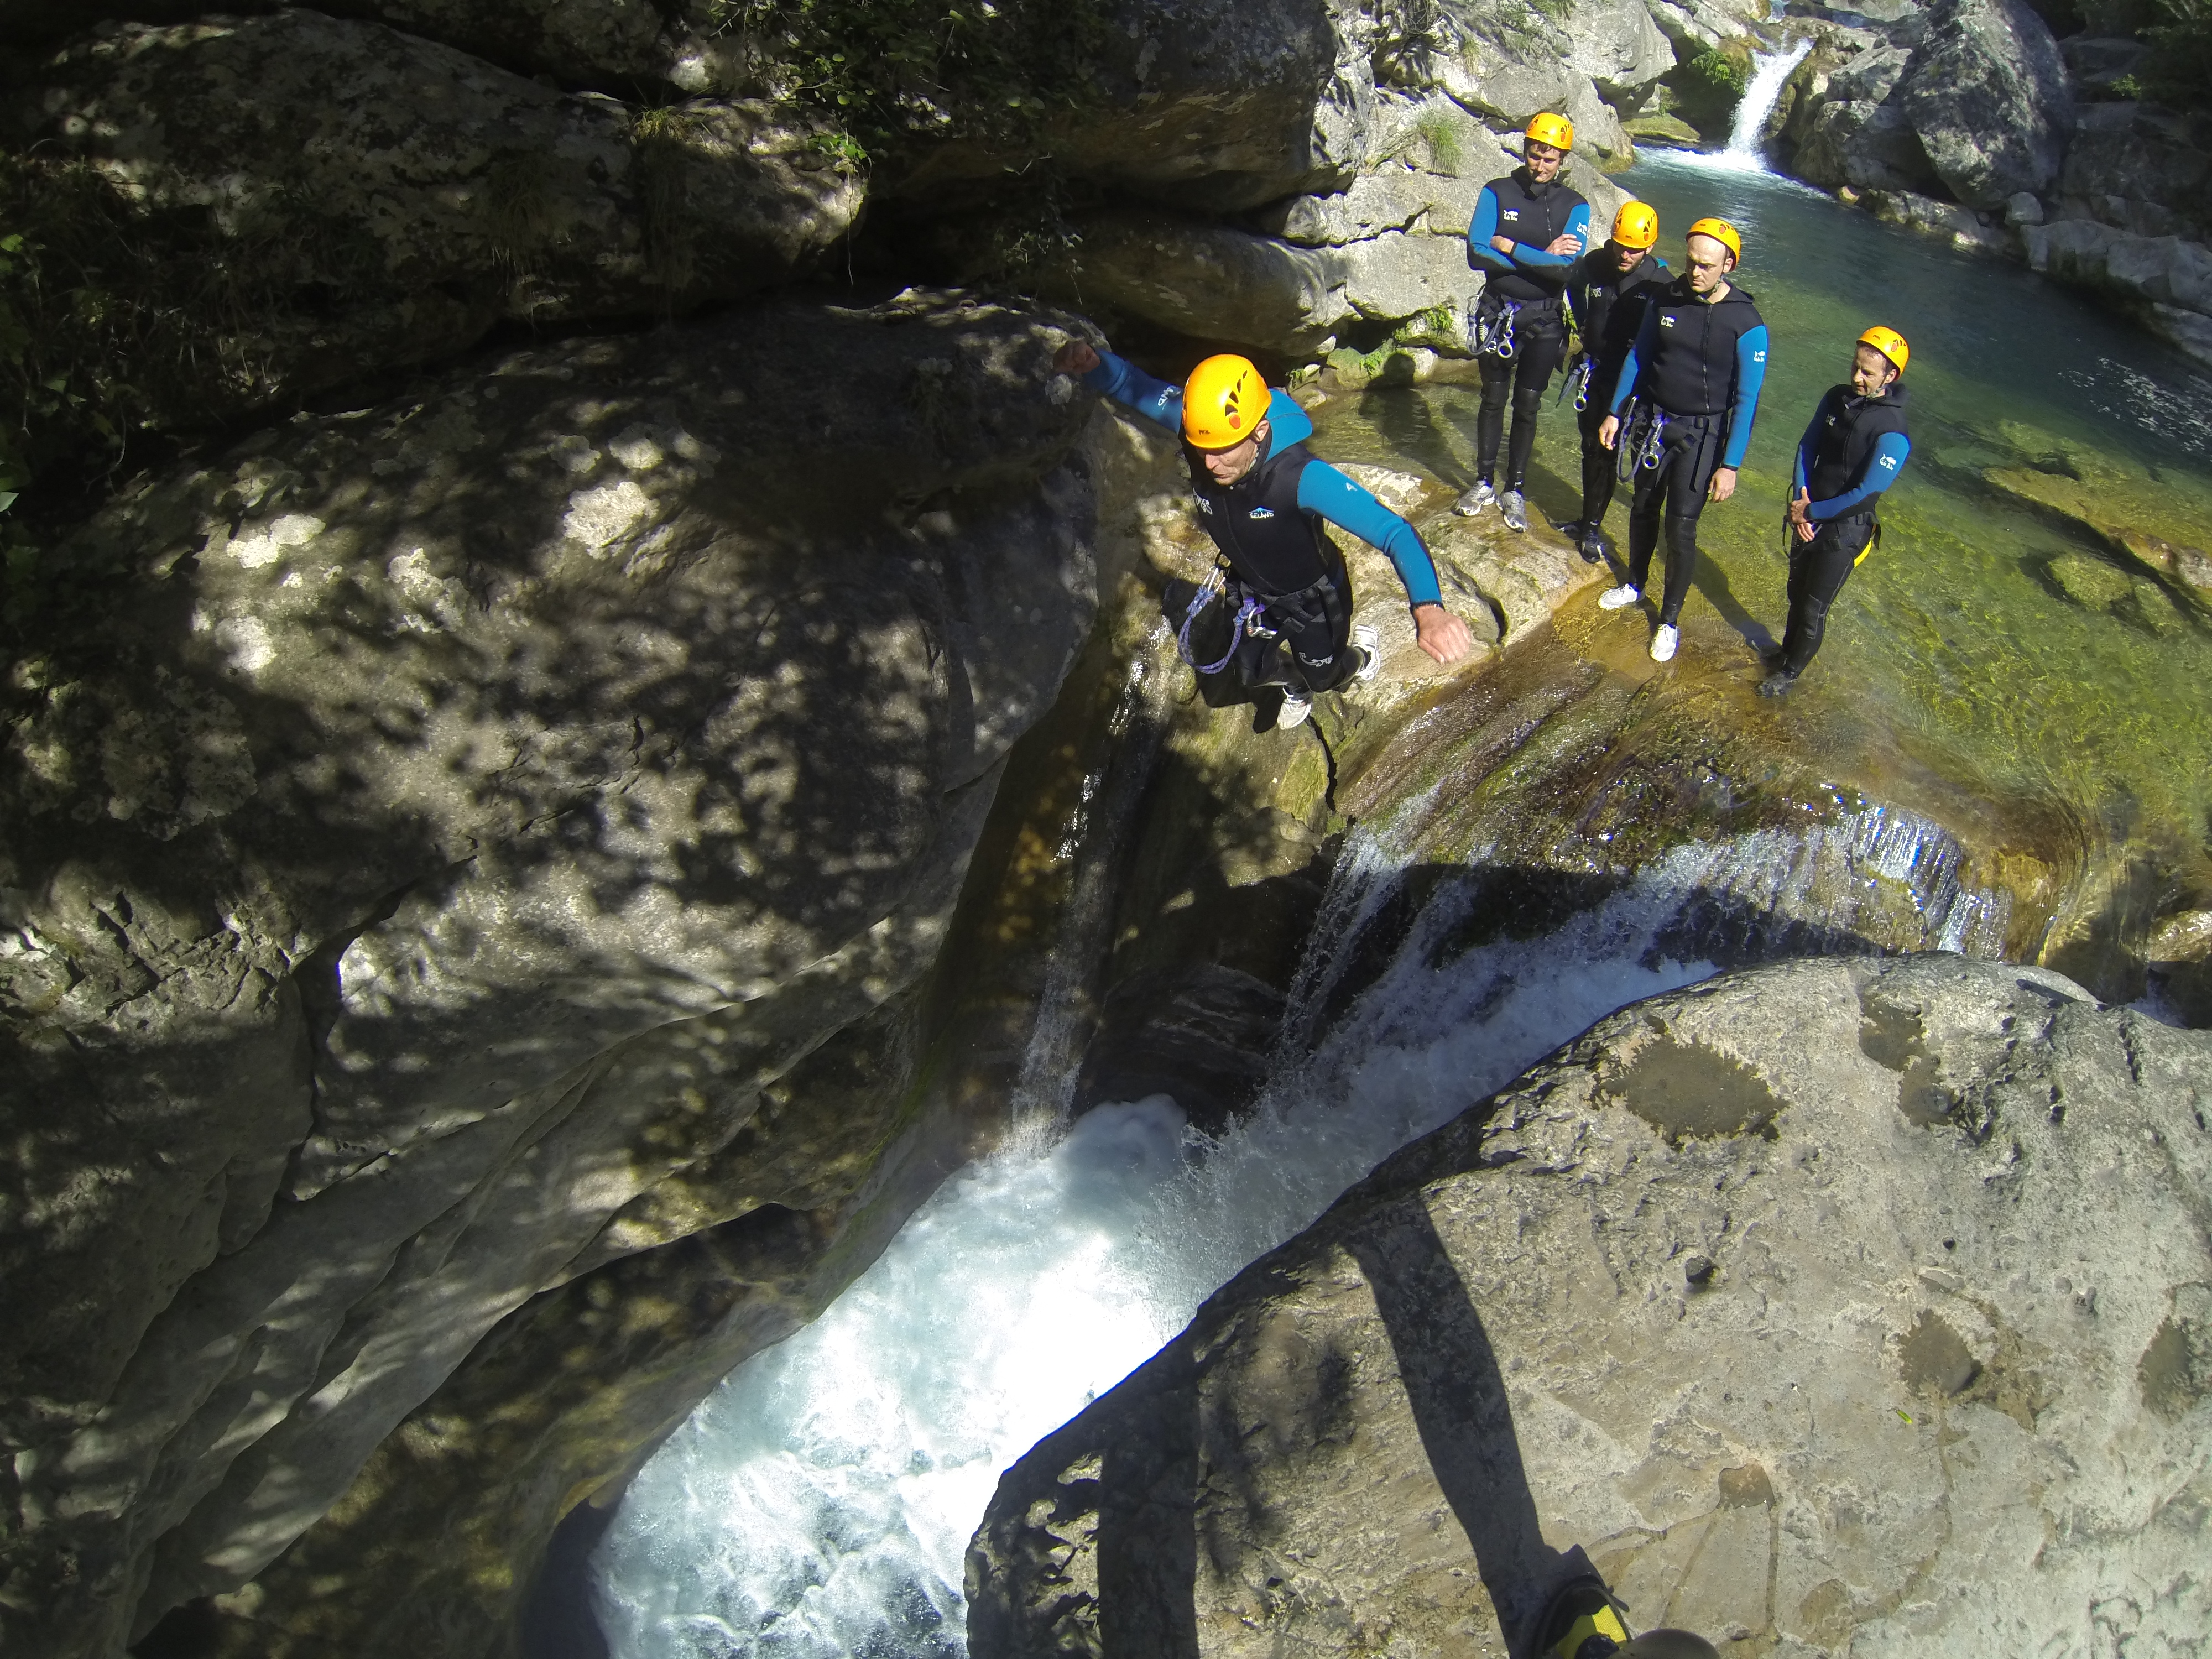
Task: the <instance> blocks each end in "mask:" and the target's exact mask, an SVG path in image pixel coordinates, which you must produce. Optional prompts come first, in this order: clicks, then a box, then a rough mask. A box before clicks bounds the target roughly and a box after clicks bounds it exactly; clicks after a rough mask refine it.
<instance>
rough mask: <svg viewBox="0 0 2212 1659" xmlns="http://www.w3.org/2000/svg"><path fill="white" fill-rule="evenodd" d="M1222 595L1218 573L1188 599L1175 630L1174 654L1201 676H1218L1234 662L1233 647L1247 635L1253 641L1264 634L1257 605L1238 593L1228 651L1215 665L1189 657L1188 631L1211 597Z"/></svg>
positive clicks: (1258, 602) (1245, 595)
mask: <svg viewBox="0 0 2212 1659" xmlns="http://www.w3.org/2000/svg"><path fill="white" fill-rule="evenodd" d="M1223 592H1225V588H1224V587H1223V586H1222V585H1221V583H1220V573H1219V572H1218V571H1217V572H1216V573H1215V574H1214V577H1213V579H1212V580H1209V581H1207V582H1206V584H1205V585H1204V586H1201V587H1200V589H1199V590H1198V592H1195V593H1194V594H1192V595H1191V600H1190V605H1189V606H1188V608H1187V609H1186V610H1185V611H1183V613H1182V627H1181V628H1178V629H1176V654H1177V655H1179V656H1180V657H1182V659H1183V660H1184V661H1185V662H1187V663H1188V664H1189V665H1191V667H1192V668H1194V669H1195V670H1196V671H1198V672H1199V673H1201V674H1218V673H1219V672H1221V671H1222V670H1223V669H1225V668H1226V667H1228V666H1229V665H1230V663H1231V661H1232V660H1233V659H1235V657H1236V655H1237V646H1238V644H1239V643H1240V642H1241V641H1243V637H1244V635H1245V634H1246V633H1247V632H1249V633H1250V634H1252V635H1254V636H1255V637H1257V636H1259V635H1263V634H1265V633H1266V632H1267V629H1265V628H1263V627H1261V625H1260V623H1259V617H1260V613H1261V605H1260V601H1259V600H1257V599H1254V598H1253V597H1252V596H1251V595H1250V594H1249V593H1244V592H1241V591H1240V592H1239V593H1238V595H1237V597H1238V599H1240V600H1241V603H1240V604H1239V605H1237V614H1236V615H1235V616H1233V617H1231V618H1230V619H1229V649H1228V650H1227V651H1226V652H1225V653H1223V654H1222V658H1221V660H1220V661H1219V662H1216V663H1201V662H1200V661H1199V660H1198V659H1197V658H1196V657H1194V656H1193V655H1192V654H1191V649H1190V627H1191V624H1192V623H1194V622H1196V621H1197V620H1198V618H1199V616H1200V613H1201V612H1203V611H1205V609H1206V606H1207V605H1211V604H1212V603H1213V596H1214V595H1215V594H1217V593H1223Z"/></svg>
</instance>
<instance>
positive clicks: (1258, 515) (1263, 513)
mask: <svg viewBox="0 0 2212 1659" xmlns="http://www.w3.org/2000/svg"><path fill="white" fill-rule="evenodd" d="M1252 516H1253V517H1254V518H1255V519H1272V518H1273V517H1274V516H1275V509H1274V508H1273V507H1254V508H1253V509H1252Z"/></svg>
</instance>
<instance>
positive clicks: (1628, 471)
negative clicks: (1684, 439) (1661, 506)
mask: <svg viewBox="0 0 2212 1659" xmlns="http://www.w3.org/2000/svg"><path fill="white" fill-rule="evenodd" d="M1673 418H1674V417H1673V416H1669V415H1668V413H1667V411H1666V410H1663V409H1660V408H1656V407H1655V406H1654V405H1652V404H1648V403H1646V402H1644V400H1643V399H1642V398H1638V399H1637V400H1636V401H1635V402H1634V403H1633V404H1631V405H1630V406H1629V410H1628V418H1627V419H1626V420H1625V421H1623V422H1621V423H1620V440H1619V442H1620V482H1621V483H1628V482H1629V481H1630V480H1631V479H1632V478H1634V477H1635V476H1636V475H1637V474H1638V472H1640V471H1657V470H1658V466H1659V463H1660V462H1661V461H1662V460H1664V459H1666V456H1667V428H1668V426H1669V425H1670V424H1671V423H1672V422H1673Z"/></svg>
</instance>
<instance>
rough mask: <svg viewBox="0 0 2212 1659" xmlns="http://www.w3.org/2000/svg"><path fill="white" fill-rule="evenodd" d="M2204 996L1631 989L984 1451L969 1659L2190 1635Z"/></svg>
mask: <svg viewBox="0 0 2212 1659" xmlns="http://www.w3.org/2000/svg"><path fill="white" fill-rule="evenodd" d="M2208 1099H2212V1040H2208V1039H2207V1038H2206V1037H2205V1036H2203V1035H2201V1034H2197V1033H2188V1032H2177V1031H2173V1030H2167V1029H2166V1028H2164V1027H2161V1026H2158V1025H2155V1024H2151V1023H2149V1022H2148V1021H2147V1020H2145V1019H2143V1018H2142V1017H2141V1016H2139V1015H2136V1014H2135V1013H2133V1012H2128V1011H2125V1010H2107V1009H2100V1008H2099V1007H2097V1006H2095V1005H2094V1004H2093V1003H2092V1002H2090V1001H2088V1000H2086V999H2084V998H2083V997H2082V996H2081V994H2080V993H2079V992H2078V991H2077V990H2076V989H2075V987H2073V986H2071V985H2070V984H2069V983H2068V982H2067V981H2064V980H2063V979H2060V978H2057V976H2055V975H2046V974H2040V973H2037V972H2034V971H2033V970H2023V969H2016V968H2004V967H1999V966H1996V965H1995V964H1982V963H1966V962H1961V961H1960V960H1957V959H1956V958H1919V959H1913V960H1907V961H1882V962H1876V961H1842V962H1818V963H1798V964H1793V965H1789V966H1783V967H1775V968H1769V969H1760V970H1759V971H1756V972H1753V973H1748V974H1744V975H1737V976H1735V977H1732V978H1728V979H1723V980H1720V981H1713V982H1711V983H1710V984H1708V985H1705V986H1703V987H1699V988H1697V989H1695V990H1692V991H1686V992H1682V993H1678V994H1672V995H1668V996H1664V997H1660V998H1655V999H1653V1000H1650V1001H1648V1002H1645V1003H1643V1004H1640V1005H1638V1006H1634V1007H1632V1008H1629V1009H1627V1010H1625V1011H1623V1012H1621V1013H1620V1014H1618V1015H1615V1016H1613V1017H1612V1018H1609V1019H1607V1020H1605V1021H1603V1022H1601V1024H1598V1025H1597V1026H1596V1027H1595V1028H1594V1029H1593V1030H1591V1031H1590V1032H1589V1034H1588V1035H1586V1036H1583V1038H1581V1039H1579V1040H1578V1041H1577V1042H1574V1043H1572V1044H1570V1045H1569V1046H1568V1047H1567V1048H1564V1049H1562V1050H1561V1051H1560V1052H1559V1054H1557V1055H1555V1056H1554V1057H1553V1059H1552V1060H1548V1061H1547V1062H1546V1063H1544V1064H1543V1065H1541V1066H1538V1067H1536V1068H1534V1070H1533V1071H1531V1072H1530V1073H1528V1074H1527V1075H1526V1076H1525V1077H1524V1078H1523V1079H1522V1080H1521V1081H1520V1082H1519V1083H1518V1084H1516V1085H1514V1086H1513V1087H1511V1088H1510V1089H1509V1090H1507V1091H1504V1093H1502V1094H1501V1095H1499V1096H1498V1097H1495V1098H1494V1099H1492V1100H1491V1101H1488V1102H1485V1103H1480V1104H1479V1105H1475V1106H1474V1107H1473V1108H1471V1109H1469V1110H1468V1112H1467V1113H1466V1114H1465V1115H1462V1116H1461V1117H1460V1118H1459V1119H1457V1120H1456V1121H1454V1122H1452V1123H1451V1124H1449V1125H1448V1126H1446V1127H1444V1128H1443V1129H1441V1130H1439V1131H1437V1133H1434V1134H1432V1135H1431V1136H1429V1137H1428V1138H1426V1139H1424V1140H1421V1141H1419V1142H1416V1143H1415V1144H1414V1145H1413V1146H1409V1147H1407V1149H1406V1150H1404V1151H1403V1152H1400V1153H1398V1154H1397V1155H1396V1156H1395V1157H1394V1158H1390V1159H1389V1160H1388V1161H1387V1162H1386V1163H1384V1164H1383V1166H1382V1167H1381V1168H1380V1169H1378V1170H1376V1172H1375V1173H1374V1174H1373V1175H1372V1176H1370V1177H1369V1178H1368V1179H1367V1180H1366V1181H1365V1182H1363V1183H1361V1184H1360V1185H1359V1186H1358V1187H1356V1188H1353V1189H1352V1191H1351V1192H1350V1193H1348V1194H1346V1195H1345V1197H1344V1198H1343V1199H1341V1200H1339V1201H1338V1203H1337V1204H1336V1205H1335V1206H1334V1207H1333V1208H1332V1209H1331V1210H1330V1211H1329V1212H1328V1213H1327V1214H1325V1215H1324V1216H1323V1217H1322V1218H1321V1220H1319V1221H1318V1222H1316V1224H1315V1225H1313V1226H1312V1227H1311V1228H1310V1229H1309V1230H1308V1231H1306V1232H1305V1233H1304V1234H1303V1235H1301V1236H1300V1237H1297V1238H1296V1239H1294V1240H1292V1241H1291V1243H1289V1244H1286V1245H1285V1246H1284V1247H1283V1248H1282V1249H1279V1250H1278V1251H1276V1252H1275V1253H1274V1254H1273V1255H1270V1256H1267V1257H1265V1258H1263V1259H1262V1260H1261V1261H1258V1262H1256V1263H1255V1264H1254V1265H1253V1266H1252V1267H1249V1268H1248V1269H1247V1270H1246V1271H1245V1272H1244V1273H1243V1274H1241V1275H1240V1276H1239V1277H1238V1278H1237V1279H1235V1280H1234V1281H1232V1282H1231V1285H1229V1286H1228V1287H1227V1288H1225V1290H1223V1291H1220V1292H1219V1293H1218V1294H1217V1295H1216V1296H1215V1297H1213V1298H1212V1300H1211V1301H1210V1302H1209V1303H1207V1304H1206V1307H1205V1308H1204V1309H1202V1310H1200V1314H1199V1316H1198V1318H1197V1320H1196V1321H1195V1322H1194V1323H1193V1324H1192V1326H1191V1327H1190V1328H1189V1329H1188V1331H1186V1332H1185V1333H1184V1334H1182V1336H1180V1337H1178V1338H1177V1339H1176V1340H1175V1341H1174V1342H1173V1343H1172V1344H1170V1346H1168V1347H1167V1348H1166V1349H1165V1350H1164V1351H1163V1352H1161V1354H1160V1355H1159V1356H1158V1358H1155V1359H1153V1360H1152V1362H1151V1363H1149V1364H1147V1365H1146V1366H1145V1367H1144V1368H1143V1369H1141V1370H1139V1371H1137V1372H1136V1373H1135V1374H1134V1375H1133V1376H1131V1377H1130V1378H1129V1379H1128V1381H1127V1382H1125V1383H1122V1384H1121V1386H1120V1387H1118V1388H1116V1389H1114V1390H1113V1391H1112V1392H1111V1393H1109V1394H1108V1395H1104V1396H1103V1397H1102V1398H1101V1399H1100V1400H1099V1401H1097V1403H1096V1404H1095V1405H1093V1406H1091V1407H1089V1408H1087V1409H1086V1410H1085V1412H1083V1413H1081V1414H1080V1415H1079V1416H1078V1417H1077V1418H1076V1419H1073V1421H1072V1422H1071V1423H1069V1424H1068V1425H1066V1427H1065V1428H1063V1429H1061V1430H1060V1431H1058V1432H1056V1433H1054V1435H1052V1436H1051V1437H1048V1438H1047V1439H1046V1440H1044V1441H1043V1442H1042V1443H1039V1445H1038V1446H1037V1447H1036V1449H1034V1450H1033V1451H1031V1452H1030V1454H1029V1455H1027V1456H1025V1457H1024V1458H1023V1459H1022V1461H1021V1462H1018V1463H1017V1464H1016V1465H1015V1466H1014V1468H1012V1469H1011V1470H1010V1471H1008V1473H1007V1474H1006V1476H1005V1478H1004V1479H1003V1480H1001V1482H1000V1487H999V1492H998V1494H997V1496H996V1497H995V1498H994V1500H993V1502H992V1504H991V1506H990V1509H989V1510H988V1511H987V1515H986V1516H985V1519H984V1522H983V1523H982V1525H981V1528H978V1530H977V1532H976V1534H975V1541H974V1543H973V1544H972V1546H971V1547H970V1550H969V1567H968V1595H969V1607H970V1611H969V1648H970V1651H971V1652H973V1653H974V1654H975V1656H976V1659H1011V1656H1030V1655H1040V1654H1069V1653H1095V1652H1098V1651H1101V1650H1108V1651H1111V1650H1118V1649H1119V1648H1121V1647H1122V1646H1123V1645H1125V1644H1126V1645H1127V1647H1128V1649H1129V1650H1132V1651H1145V1652H1165V1653H1186V1654H1188V1653H1206V1654H1240V1653H1252V1654H1255V1655H1256V1654H1272V1653H1277V1652H1280V1651H1283V1650H1285V1648H1296V1649H1305V1648H1313V1649H1316V1650H1329V1651H1335V1650H1342V1649H1345V1648H1347V1647H1357V1648H1359V1649H1362V1650H1375V1651H1383V1650H1389V1649H1390V1648H1392V1647H1395V1646H1398V1645H1401V1644H1403V1645H1407V1646H1411V1645H1413V1644H1418V1645H1419V1647H1420V1648H1421V1649H1422V1650H1425V1651H1429V1650H1435V1651H1441V1652H1445V1653H1461V1654H1480V1653H1487V1654H1498V1655H1503V1654H1504V1653H1507V1652H1509V1651H1510V1652H1516V1653H1517V1652H1522V1651H1524V1650H1525V1648H1526V1643H1527V1641H1528V1622H1529V1621H1530V1620H1532V1619H1533V1618H1534V1617H1535V1616H1536V1614H1537V1613H1539V1612H1540V1611H1541V1607H1542V1603H1543V1600H1544V1597H1545V1595H1546V1594H1547V1591H1548V1589H1550V1587H1551V1586H1552V1585H1553V1583H1556V1582H1557V1581H1558V1580H1559V1578H1560V1577H1563V1576H1564V1575H1565V1572H1566V1571H1569V1570H1570V1568H1571V1566H1572V1565H1574V1564H1575V1563H1576V1562H1577V1561H1579V1560H1582V1559H1587V1560H1588V1561H1589V1563H1590V1564H1592V1565H1595V1567H1596V1569H1597V1570H1598V1571H1601V1573H1603V1574H1604V1575H1605V1577H1607V1580H1608V1581H1609V1582H1610V1583H1611V1584H1612V1585H1613V1588H1614V1589H1615V1590H1616V1591H1618V1592H1619V1593H1620V1595H1622V1596H1623V1597H1624V1598H1625V1600H1626V1601H1627V1603H1628V1605H1629V1607H1631V1609H1632V1620H1633V1622H1634V1623H1635V1624H1637V1625H1638V1626H1640V1627H1650V1626H1657V1625H1661V1624H1671V1625H1676V1626H1686V1627H1687V1628H1690V1629H1692V1630H1697V1631H1699V1632H1703V1633H1704V1634H1705V1635H1706V1636H1708V1637H1709V1638H1711V1639H1713V1640H1714V1641H1716V1642H1728V1641H1750V1642H1755V1643H1759V1644H1765V1645H1779V1646H1782V1647H1784V1648H1785V1649H1787V1650H1793V1651H1808V1652H1809V1651H1819V1652H1833V1653H1840V1652H1843V1651H1845V1650H1863V1649H1865V1648H1867V1647H1869V1645H1871V1646H1873V1647H1876V1648H1881V1649H1885V1650H1893V1649H1897V1648H1899V1647H1901V1646H1911V1647H1913V1648H1915V1649H1916V1650H1926V1651H1929V1652H1940V1653H1947V1654H1948V1653H1956V1654H1960V1655H1968V1654H1980V1653H1984V1652H1986V1651H1987V1650H1988V1644H1989V1642H1990V1636H1991V1632H2005V1639H2006V1640H2008V1641H2009V1642H2011V1643H2013V1644H2015V1645H2017V1646H2021V1647H2026V1648H2034V1647H2039V1646H2043V1645H2046V1644H2050V1645H2061V1646H2069V1647H2071V1646H2086V1645H2087V1644H2090V1643H2091V1642H2092V1641H2093V1639H2097V1638H2096V1637H2095V1636H2093V1627H2094V1630H2095V1631H2097V1632H2104V1633H2105V1634H2106V1635H2108V1636H2109V1638H2111V1639H2114V1640H2118V1641H2123V1642H2137V1643H2145V1644H2159V1643H2161V1642H2166V1643H2185V1642H2186V1641H2188V1640H2191V1639H2193V1636H2194V1633H2195V1632H2197V1631H2199V1630H2201V1629H2203V1627H2204V1626H2205V1625H2206V1623H2207V1621H2208V1620H2212V1603H2208V1601H2207V1600H2206V1595H2205V1591H2204V1589H2203V1584H2202V1583H2201V1582H2200V1576H2199V1575H2198V1573H2197V1570H2196V1564H2197V1562H2198V1561H2199V1560H2201V1559H2202V1558H2203V1554H2204V1551H2205V1548H2206V1544H2207V1540H2206V1537H2205V1534H2204V1527H2205V1521H2204V1516H2205V1515H2206V1512H2207V1508H2208V1494H2207V1492H2206V1491H2205V1476H2204V1473H2203V1458H2202V1456H2201V1455H2200V1449H2201V1446H2202V1444H2203V1439H2204V1436H2205V1434H2206V1432H2207V1427H2208V1421H2207V1419H2208V1414H2209V1413H2212V1300H2208V1298H2207V1297H2206V1294H2205V1291H2204V1288H2203V1287H2204V1284H2205V1282H2206V1280H2207V1279H2208V1277H2212V1249H2209V1248H2208V1243H2207V1240H2206V1237H2205V1234H2204V1230H2203V1220H2202V1218H2203V1213H2204V1206H2205V1203H2206V1200H2207V1196H2208V1194H2207V1186H2208V1182H2212V1134H2208V1131H2207V1129H2206V1127H2205V1116H2204V1113H2205V1108H2206V1103H2207V1101H2208Z"/></svg>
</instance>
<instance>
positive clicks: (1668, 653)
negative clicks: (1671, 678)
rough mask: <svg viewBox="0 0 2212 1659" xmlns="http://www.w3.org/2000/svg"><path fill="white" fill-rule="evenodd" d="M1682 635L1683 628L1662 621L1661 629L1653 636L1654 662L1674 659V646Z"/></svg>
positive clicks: (1652, 652) (1652, 658) (1652, 650)
mask: <svg viewBox="0 0 2212 1659" xmlns="http://www.w3.org/2000/svg"><path fill="white" fill-rule="evenodd" d="M1681 637H1682V630H1681V629H1679V628H1669V627H1668V626H1667V624H1666V623H1660V624H1659V631H1658V632H1657V633H1656V634H1654V635H1652V636H1651V660H1652V661H1654V662H1672V661H1674V647H1675V645H1676V644H1677V643H1678V642H1679V641H1680V639H1681Z"/></svg>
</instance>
